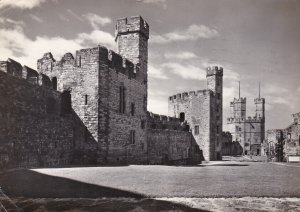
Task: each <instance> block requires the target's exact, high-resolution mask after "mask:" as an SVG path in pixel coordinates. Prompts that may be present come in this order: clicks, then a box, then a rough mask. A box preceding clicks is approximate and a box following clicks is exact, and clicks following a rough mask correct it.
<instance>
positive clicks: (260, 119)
mask: <svg viewBox="0 0 300 212" xmlns="http://www.w3.org/2000/svg"><path fill="white" fill-rule="evenodd" d="M241 122H243V123H258V122H264V117H256V116H254V117H251V116H248V118H233V117H230V118H227V124H234V123H241Z"/></svg>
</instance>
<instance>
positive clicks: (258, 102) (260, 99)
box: [254, 98, 265, 104]
mask: <svg viewBox="0 0 300 212" xmlns="http://www.w3.org/2000/svg"><path fill="white" fill-rule="evenodd" d="M254 103H255V104H264V103H265V98H256V99H254Z"/></svg>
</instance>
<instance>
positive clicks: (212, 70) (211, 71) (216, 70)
mask: <svg viewBox="0 0 300 212" xmlns="http://www.w3.org/2000/svg"><path fill="white" fill-rule="evenodd" d="M212 75H218V76H223V67H218V66H211V67H208V68H207V69H206V76H207V77H208V76H212Z"/></svg>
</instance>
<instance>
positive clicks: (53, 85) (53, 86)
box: [52, 77, 57, 90]
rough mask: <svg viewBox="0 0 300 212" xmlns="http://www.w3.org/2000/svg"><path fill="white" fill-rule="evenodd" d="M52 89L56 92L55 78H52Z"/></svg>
mask: <svg viewBox="0 0 300 212" xmlns="http://www.w3.org/2000/svg"><path fill="white" fill-rule="evenodd" d="M52 88H53V89H54V90H57V78H56V77H53V78H52Z"/></svg>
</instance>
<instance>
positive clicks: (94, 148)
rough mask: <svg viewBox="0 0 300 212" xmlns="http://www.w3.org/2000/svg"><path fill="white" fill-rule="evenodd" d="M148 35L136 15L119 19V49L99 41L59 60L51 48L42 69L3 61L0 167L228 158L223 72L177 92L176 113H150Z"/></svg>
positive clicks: (217, 71) (40, 65)
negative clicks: (200, 85)
mask: <svg viewBox="0 0 300 212" xmlns="http://www.w3.org/2000/svg"><path fill="white" fill-rule="evenodd" d="M148 39H149V26H148V24H147V23H146V22H145V21H144V20H143V19H142V18H141V17H140V16H135V17H130V18H122V19H119V20H117V24H116V34H115V40H116V42H117V46H118V52H119V53H115V52H114V51H111V50H108V49H107V48H105V47H103V46H97V47H95V48H88V49H81V50H78V51H76V54H75V56H73V54H71V53H66V54H65V55H64V56H63V57H62V58H61V60H59V61H57V60H55V59H54V58H53V56H52V54H51V53H45V54H44V56H43V57H42V58H41V59H39V60H38V61H37V71H35V70H33V69H31V68H29V67H27V66H23V67H22V66H21V65H20V63H18V62H16V61H14V60H12V59H8V60H7V61H1V62H0V119H1V122H0V156H1V158H0V159H1V164H0V165H1V166H2V167H16V166H22V167H41V166H68V165H71V164H77V165H93V164H197V163H200V162H201V160H203V159H205V160H216V159H220V158H221V150H220V149H221V135H222V87H223V84H222V76H223V69H222V68H221V67H220V68H218V67H211V68H208V70H207V89H206V90H203V91H197V92H190V93H183V94H178V95H175V96H172V97H170V98H169V115H170V116H163V115H157V114H153V113H150V112H148V111H147V99H148V97H147V92H148V78H147V76H148ZM199 147H200V148H199ZM203 156H204V158H203Z"/></svg>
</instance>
